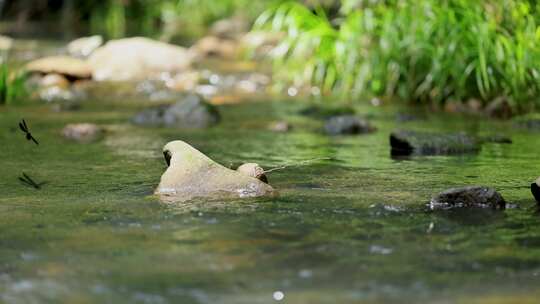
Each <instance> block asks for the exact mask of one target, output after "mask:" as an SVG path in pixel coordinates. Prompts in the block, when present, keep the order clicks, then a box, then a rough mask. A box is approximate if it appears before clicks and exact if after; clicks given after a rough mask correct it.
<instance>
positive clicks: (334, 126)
mask: <svg viewBox="0 0 540 304" xmlns="http://www.w3.org/2000/svg"><path fill="white" fill-rule="evenodd" d="M324 130H325V131H326V133H327V134H329V135H345V134H365V133H370V132H373V131H375V128H374V127H373V126H371V125H370V124H369V122H368V121H367V120H365V119H362V118H359V117H356V116H354V115H344V116H336V117H331V118H330V119H328V120H327V121H326V123H325V125H324Z"/></svg>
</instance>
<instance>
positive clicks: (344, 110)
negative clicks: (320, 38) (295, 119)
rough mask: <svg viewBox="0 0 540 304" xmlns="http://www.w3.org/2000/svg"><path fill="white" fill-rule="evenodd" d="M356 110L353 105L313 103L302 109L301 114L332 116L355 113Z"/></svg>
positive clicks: (318, 116)
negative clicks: (321, 104) (320, 104)
mask: <svg viewBox="0 0 540 304" xmlns="http://www.w3.org/2000/svg"><path fill="white" fill-rule="evenodd" d="M354 112H355V111H354V109H353V108H351V107H341V106H319V105H312V106H309V107H307V108H304V109H302V110H300V115H304V116H309V117H313V118H330V117H332V116H345V115H354Z"/></svg>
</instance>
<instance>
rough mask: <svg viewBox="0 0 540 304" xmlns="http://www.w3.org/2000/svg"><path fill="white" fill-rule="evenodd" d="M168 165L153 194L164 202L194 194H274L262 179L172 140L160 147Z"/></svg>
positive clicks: (182, 198) (200, 195)
mask: <svg viewBox="0 0 540 304" xmlns="http://www.w3.org/2000/svg"><path fill="white" fill-rule="evenodd" d="M163 155H164V156H165V161H166V162H167V165H168V166H169V167H168V168H167V170H166V171H165V173H163V175H162V176H161V181H160V183H159V185H158V187H157V189H156V191H155V194H156V195H158V196H159V197H160V199H161V200H162V201H164V202H169V203H173V202H185V201H188V200H191V199H193V198H199V197H205V198H245V197H259V196H266V195H273V194H275V191H274V189H273V188H272V187H271V186H270V185H268V184H265V183H264V182H262V181H260V180H258V179H256V178H254V177H251V176H248V175H246V174H243V173H240V172H237V171H234V170H231V169H228V168H225V167H223V166H222V165H220V164H218V163H216V162H214V161H213V160H212V159H210V158H209V157H207V156H206V155H204V154H203V153H201V152H200V151H198V150H197V149H195V148H193V147H192V146H190V145H189V144H187V143H185V142H183V141H180V140H175V141H172V142H169V143H167V144H166V145H165V146H164V147H163Z"/></svg>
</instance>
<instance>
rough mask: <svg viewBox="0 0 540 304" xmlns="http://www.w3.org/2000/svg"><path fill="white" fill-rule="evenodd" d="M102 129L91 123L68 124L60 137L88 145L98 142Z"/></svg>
mask: <svg viewBox="0 0 540 304" xmlns="http://www.w3.org/2000/svg"><path fill="white" fill-rule="evenodd" d="M103 133H104V130H103V128H101V127H99V126H98V125H95V124H91V123H77V124H68V125H66V126H65V127H64V129H63V130H62V135H63V136H64V137H65V138H67V139H70V140H74V141H77V142H81V143H89V142H93V141H96V140H98V139H99V138H101V136H102V135H103Z"/></svg>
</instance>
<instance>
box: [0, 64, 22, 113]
mask: <svg viewBox="0 0 540 304" xmlns="http://www.w3.org/2000/svg"><path fill="white" fill-rule="evenodd" d="M25 82H26V75H25V74H24V73H20V72H16V73H10V70H9V68H8V66H7V64H6V63H2V64H0V105H2V104H13V103H15V102H17V101H18V100H19V99H20V98H22V97H24V96H25V95H26V85H25Z"/></svg>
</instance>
